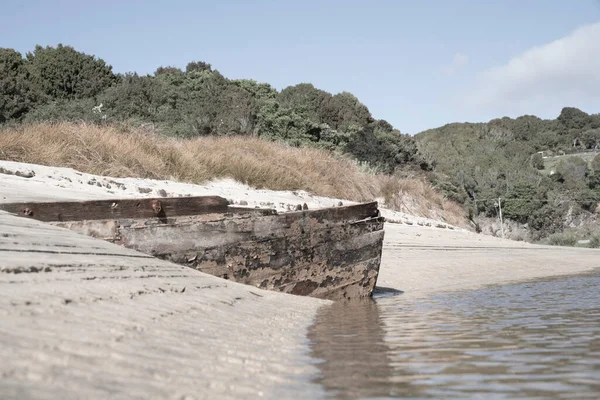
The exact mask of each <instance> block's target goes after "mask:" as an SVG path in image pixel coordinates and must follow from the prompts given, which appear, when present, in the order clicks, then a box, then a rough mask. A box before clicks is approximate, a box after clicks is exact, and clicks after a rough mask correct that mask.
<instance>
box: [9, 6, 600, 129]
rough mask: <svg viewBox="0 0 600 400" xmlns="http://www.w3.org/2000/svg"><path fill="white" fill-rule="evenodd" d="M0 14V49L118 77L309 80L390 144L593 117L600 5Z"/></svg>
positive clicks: (24, 9) (598, 105) (599, 78)
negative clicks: (79, 60) (479, 127)
mask: <svg viewBox="0 0 600 400" xmlns="http://www.w3.org/2000/svg"><path fill="white" fill-rule="evenodd" d="M2 3H4V4H2V6H1V7H0V9H1V10H2V14H1V15H0V47H8V48H13V49H15V50H17V51H19V52H21V53H22V54H26V53H27V52H29V51H32V50H33V49H34V47H35V45H37V44H39V45H42V46H56V45H57V44H58V43H62V44H64V45H70V46H73V47H74V48H75V49H77V50H79V51H82V52H84V53H86V54H93V55H95V56H97V57H99V58H102V59H103V60H104V61H106V62H107V63H108V64H110V65H112V66H113V70H114V71H115V72H122V73H124V72H137V73H138V74H152V73H153V72H154V71H155V70H156V68H157V67H159V66H176V67H179V68H182V69H185V66H186V64H187V63H188V62H190V61H205V62H208V63H210V64H212V66H213V68H214V69H217V70H219V71H220V72H221V73H222V74H223V75H225V76H226V77H228V78H231V79H239V78H247V79H254V80H256V81H259V82H267V83H270V84H271V85H272V86H273V87H275V88H276V89H278V90H281V89H283V88H285V87H287V86H290V85H295V84H298V83H305V82H308V83H312V84H313V85H315V86H316V87H318V88H319V89H323V90H325V91H328V92H330V93H333V94H335V93H339V92H342V91H348V92H351V93H353V94H354V95H355V96H357V97H358V99H359V100H360V101H361V102H362V103H364V104H365V105H366V106H367V107H368V108H369V110H370V111H371V113H372V114H373V116H374V117H375V118H377V119H385V120H387V121H388V122H390V123H391V124H392V125H394V127H396V128H397V129H400V131H402V132H403V133H409V134H415V133H418V132H420V131H423V130H425V129H429V128H435V127H439V126H442V125H444V124H447V123H451V122H466V121H469V122H484V121H489V120H490V119H492V118H499V117H504V116H508V117H513V118H514V117H518V116H520V115H525V114H527V115H536V116H538V117H541V118H556V117H557V116H558V115H559V113H560V110H561V109H562V108H563V107H565V106H570V107H578V108H580V109H582V110H584V111H586V112H588V113H600V0H576V1H575V0H574V1H566V0H564V1H557V0H543V1H542V0H521V1H516V0H502V1H493V2H492V1H487V0H486V1H483V0H481V1H480V0H453V1H449V0H418V1H417V0H414V1H408V0H364V1H356V0H345V1H343V0H329V1H328V0H320V1H317V0H302V1H300V0H298V1H291V0H286V1H284V0H279V1H266V0H264V1H259V0H256V1H250V0H246V1H244V0H231V1H227V0H221V1H214V0H213V1H210V2H209V1H202V0H197V1H193V0H190V1H183V0H181V1H180V0H169V1H163V0H155V1H150V0H147V1H139V0H103V1H88V0H63V1H58V0H23V1H18V0H15V1H8V0H4V1H2Z"/></svg>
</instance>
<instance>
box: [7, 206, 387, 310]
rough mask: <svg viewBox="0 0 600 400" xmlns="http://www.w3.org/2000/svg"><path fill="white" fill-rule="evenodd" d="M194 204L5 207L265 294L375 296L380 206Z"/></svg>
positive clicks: (333, 296) (334, 297)
mask: <svg viewBox="0 0 600 400" xmlns="http://www.w3.org/2000/svg"><path fill="white" fill-rule="evenodd" d="M188 199H189V200H188V202H191V203H193V204H194V205H195V206H190V204H189V203H186V202H185V201H184V200H181V199H179V200H178V202H179V203H178V205H177V207H175V206H173V204H172V203H170V202H169V200H171V199H160V200H159V199H144V200H143V201H139V202H138V203H133V202H135V200H120V201H118V202H115V201H112V202H108V201H96V202H93V204H90V203H91V202H83V203H86V204H81V203H80V207H79V208H77V204H78V203H70V204H67V203H61V205H60V206H57V205H56V204H53V205H50V203H48V204H45V205H44V203H37V204H19V205H17V204H12V205H3V206H2V208H4V209H8V211H12V212H15V213H17V214H20V215H23V216H28V217H31V218H36V217H37V218H38V219H41V220H46V221H47V222H49V223H51V224H53V225H58V226H62V227H65V228H69V229H72V230H75V231H77V232H80V233H83V234H86V235H90V236H94V237H97V238H100V239H103V240H108V241H111V242H114V243H117V244H120V245H122V246H125V247H128V248H132V249H135V250H138V251H140V252H142V253H146V254H150V255H153V256H155V257H158V258H162V259H166V260H170V261H173V262H176V263H178V264H183V265H187V266H189V267H191V268H195V269H198V270H200V271H202V272H206V273H209V274H212V275H216V276H220V277H222V278H226V279H231V280H234V281H236V282H241V283H245V284H249V285H253V286H257V287H260V288H263V289H269V290H276V291H281V292H286V293H291V294H297V295H308V296H313V297H319V298H328V299H343V298H357V297H367V296H371V294H372V292H373V289H374V287H375V284H376V281H377V276H378V272H379V265H380V262H381V251H382V245H383V235H384V232H383V218H382V217H380V216H379V212H378V209H377V203H376V202H373V203H366V204H359V205H353V206H346V207H335V208H328V209H321V210H305V211H297V212H291V213H284V214H277V213H276V212H275V211H273V210H258V209H235V208H231V207H228V206H227V200H225V199H222V198H218V197H210V198H209V197H206V198H198V197H196V198H188ZM202 199H204V200H205V201H203V200H202ZM103 202H105V203H106V204H104V205H103ZM136 204H137V206H136ZM106 207H109V209H110V210H111V211H109V212H108V213H109V215H110V216H109V215H107V212H106V211H105V212H102V211H101V210H102V209H103V208H104V209H105V210H106ZM149 209H151V210H152V211H151V212H150V211H148V210H149ZM119 210H120V211H119ZM123 210H125V211H123ZM186 214H187V215H186ZM190 214H192V215H190ZM127 216H130V218H128V217H127ZM82 217H87V218H88V219H85V220H82V219H83V218H82ZM111 217H112V218H111ZM94 218H95V219H94Z"/></svg>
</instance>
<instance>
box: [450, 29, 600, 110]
mask: <svg viewBox="0 0 600 400" xmlns="http://www.w3.org/2000/svg"><path fill="white" fill-rule="evenodd" d="M460 100H461V105H462V106H463V107H467V108H469V109H471V110H472V111H479V112H483V111H485V112H492V113H493V114H495V115H497V116H503V115H511V114H512V115H522V114H535V115H538V116H542V117H548V116H549V114H550V117H552V118H555V117H556V116H557V115H558V112H560V109H561V108H562V107H564V106H575V107H586V106H587V107H590V106H591V107H600V23H596V24H592V25H586V26H583V27H580V28H579V29H577V30H575V31H574V32H572V33H571V34H570V35H568V36H565V37H563V38H561V39H558V40H555V41H553V42H551V43H548V44H545V45H543V46H539V47H534V48H532V49H530V50H528V51H526V52H525V53H523V54H521V55H519V56H518V57H515V58H513V59H511V60H510V61H509V62H508V63H507V64H505V65H502V66H499V67H495V68H491V69H489V70H487V71H484V72H483V73H482V74H481V75H480V76H478V78H477V82H476V85H475V88H474V89H473V90H471V91H469V92H468V93H466V94H464V95H463V96H461V99H460ZM592 111H593V110H592ZM593 112H600V108H599V109H598V110H596V111H593Z"/></svg>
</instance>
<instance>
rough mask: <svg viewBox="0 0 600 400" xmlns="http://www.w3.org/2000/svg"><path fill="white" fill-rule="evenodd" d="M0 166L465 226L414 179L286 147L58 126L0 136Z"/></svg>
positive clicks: (457, 212) (458, 213)
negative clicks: (248, 192)
mask: <svg viewBox="0 0 600 400" xmlns="http://www.w3.org/2000/svg"><path fill="white" fill-rule="evenodd" d="M0 159H4V160H11V161H21V162H27V163H35V164H42V165H50V166H60V167H70V168H74V169H77V170H79V171H83V172H88V173H92V174H98V175H105V176H114V177H141V178H155V179H170V180H177V181H184V182H191V183H204V182H206V181H208V180H211V179H215V178H225V177H230V178H233V179H235V180H237V181H239V182H243V183H246V184H248V185H250V186H254V187H257V188H268V189H273V190H306V191H309V192H312V193H314V194H316V195H320V196H328V197H338V198H346V199H349V200H355V201H368V200H372V199H374V198H377V197H383V198H384V199H385V201H386V204H387V205H388V206H389V207H390V208H393V209H396V210H399V211H405V212H407V213H410V214H414V215H420V216H426V217H431V218H435V219H443V220H445V221H446V222H448V223H452V224H456V225H463V224H464V213H463V212H462V209H461V208H460V207H459V206H458V205H456V204H454V203H450V202H448V201H445V200H444V199H443V198H442V197H441V196H440V194H439V193H437V192H436V191H435V190H434V189H433V188H432V187H431V185H429V184H428V183H425V182H424V181H421V180H418V179H397V178H392V177H389V176H383V175H371V174H366V173H363V172H361V171H360V169H359V167H358V165H357V164H356V163H355V162H353V161H351V160H346V159H339V158H335V157H333V156H332V155H331V154H330V153H328V152H326V151H321V150H317V149H307V148H292V147H288V146H283V145H280V144H276V143H272V142H268V141H264V140H260V139H258V138H254V137H241V136H236V137H202V138H196V139H190V140H182V139H173V138H166V137H162V136H159V135H154V134H145V133H142V132H139V131H136V130H131V129H122V128H119V127H117V126H112V127H99V126H95V125H86V124H73V123H57V124H34V125H24V126H22V127H19V128H17V129H15V128H11V129H4V130H2V131H0Z"/></svg>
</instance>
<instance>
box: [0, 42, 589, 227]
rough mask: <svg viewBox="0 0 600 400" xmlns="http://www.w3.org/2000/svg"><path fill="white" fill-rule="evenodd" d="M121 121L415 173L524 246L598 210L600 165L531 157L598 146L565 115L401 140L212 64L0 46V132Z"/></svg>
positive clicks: (373, 122)
mask: <svg viewBox="0 0 600 400" xmlns="http://www.w3.org/2000/svg"><path fill="white" fill-rule="evenodd" d="M65 120H67V121H86V122H88V123H95V124H121V123H124V124H127V125H128V126H136V127H142V128H144V129H148V130H151V131H153V132H158V133H160V134H164V135H169V136H174V137H180V138H192V137H196V136H205V135H217V136H224V135H254V136H258V137H261V138H263V139H266V140H273V141H279V142H284V143H287V144H288V145H291V146H312V147H319V148H323V149H326V150H328V151H331V152H335V153H337V154H344V155H348V156H350V157H353V158H355V159H356V160H358V161H360V162H363V163H365V164H366V165H368V166H369V167H371V169H372V170H374V171H378V172H382V173H386V174H394V173H396V174H399V173H405V172H406V171H407V170H409V171H410V172H411V173H414V172H417V173H419V174H424V175H425V176H427V177H428V179H429V180H430V181H431V182H432V183H434V185H435V186H436V187H437V188H438V189H439V190H440V191H442V192H443V193H444V194H445V195H446V196H447V197H448V198H450V199H452V200H454V201H457V202H459V203H460V204H462V205H463V206H464V207H465V209H466V210H468V212H469V214H470V216H471V218H472V220H473V222H474V223H475V222H476V221H475V219H476V217H478V216H488V217H493V216H495V215H496V213H497V211H498V210H497V208H496V205H495V200H496V199H497V198H499V197H501V198H503V199H504V200H505V203H504V204H503V212H504V216H505V217H506V218H509V219H511V220H513V221H517V222H519V223H521V224H525V226H527V228H528V229H529V230H530V232H531V236H532V238H534V239H539V238H542V237H545V236H547V235H550V234H552V233H555V232H560V231H561V230H562V229H563V228H564V227H565V226H566V225H569V224H571V223H572V222H573V220H574V218H577V217H578V216H585V215H586V213H587V214H593V213H594V211H595V209H596V207H597V205H598V202H599V201H600V158H599V157H596V159H594V160H593V162H591V163H588V162H585V161H583V160H582V159H581V158H578V157H564V158H563V159H562V160H561V161H560V162H559V163H558V164H557V165H556V166H555V167H553V168H552V171H549V170H547V168H546V167H545V164H546V163H545V159H544V158H543V157H542V153H540V152H543V154H545V155H548V154H554V155H557V154H568V153H571V152H575V151H581V150H585V149H587V150H593V149H600V114H592V115H589V114H587V113H585V112H583V111H581V110H579V109H577V108H573V107H565V108H564V109H563V110H562V111H561V113H560V115H559V116H558V117H557V118H556V119H553V120H543V119H540V118H538V117H535V116H531V115H525V116H522V117H519V118H516V119H511V118H507V117H505V118H497V119H494V120H491V121H489V122H487V123H453V124H448V125H445V126H442V127H440V128H436V129H431V130H428V131H425V132H421V133H419V134H417V135H416V136H414V137H413V136H409V135H405V134H402V133H401V132H400V131H399V130H398V129H396V128H395V127H393V126H392V125H391V124H390V123H388V122H387V121H385V120H381V119H379V120H378V119H375V118H374V117H373V116H372V115H371V113H370V111H369V109H368V108H367V106H365V105H364V104H363V103H361V102H360V101H359V100H358V99H357V98H356V97H355V96H354V95H352V94H351V93H348V92H342V93H337V94H331V93H328V92H326V91H324V90H320V89H318V88H316V87H314V86H313V85H312V84H310V83H300V84H297V85H293V86H289V87H287V88H285V89H283V90H280V91H279V90H276V89H275V88H273V87H272V86H271V85H269V84H268V83H259V82H256V81H254V80H248V79H228V78H226V77H224V76H223V75H222V74H221V73H220V72H219V71H218V70H216V69H214V68H213V67H212V66H211V64H209V63H207V62H203V61H192V62H190V63H188V64H187V65H186V67H185V69H181V68H176V67H173V66H162V67H159V68H157V69H156V71H155V72H154V73H153V74H148V75H138V74H136V73H125V74H120V73H115V72H114V71H113V69H112V67H111V66H110V65H109V64H107V63H106V62H105V61H104V60H102V59H100V58H98V57H96V56H93V55H88V54H85V53H83V52H80V51H77V50H75V49H74V48H73V47H70V46H63V45H58V46H56V47H51V46H47V47H42V46H36V47H35V49H34V50H33V51H31V52H28V53H27V54H25V55H22V54H20V53H19V52H17V51H15V50H14V49H8V48H0V125H11V124H22V123H34V122H39V121H65Z"/></svg>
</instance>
